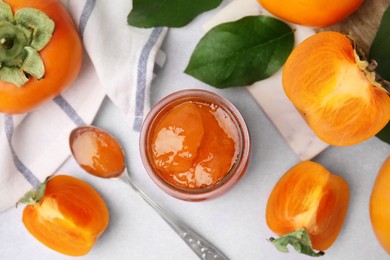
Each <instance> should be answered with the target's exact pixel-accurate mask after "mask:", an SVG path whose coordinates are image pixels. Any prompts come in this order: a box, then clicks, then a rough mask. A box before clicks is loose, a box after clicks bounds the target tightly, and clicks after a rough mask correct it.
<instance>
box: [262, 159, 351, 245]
mask: <svg viewBox="0 0 390 260" xmlns="http://www.w3.org/2000/svg"><path fill="white" fill-rule="evenodd" d="M348 203H349V187H348V184H347V183H346V182H345V181H344V180H343V179H342V178H341V177H339V176H336V175H333V174H331V173H330V172H329V171H328V170H327V169H325V168H324V167H323V166H322V165H320V164H318V163H315V162H311V161H304V162H301V163H298V164H297V165H295V166H294V167H293V168H291V169H290V170H288V171H287V172H286V173H285V174H284V175H283V176H282V177H281V179H280V180H279V181H278V182H277V184H276V185H275V187H274V189H273V190H272V192H271V194H270V197H269V199H268V203H267V207H266V221H267V225H268V227H269V228H270V229H271V230H272V231H273V232H275V233H276V234H278V235H280V236H281V235H286V234H288V233H291V232H293V231H295V230H298V229H301V228H305V229H306V230H307V232H308V234H309V236H310V239H311V242H312V245H313V248H314V249H317V250H326V249H328V248H329V247H330V246H331V245H332V244H333V243H334V241H335V240H336V238H337V236H338V234H339V232H340V229H341V227H342V225H343V222H344V218H345V216H346V213H347V208H348Z"/></svg>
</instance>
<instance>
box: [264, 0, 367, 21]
mask: <svg viewBox="0 0 390 260" xmlns="http://www.w3.org/2000/svg"><path fill="white" fill-rule="evenodd" d="M257 1H258V2H259V3H260V4H261V5H262V6H263V7H264V8H265V9H266V10H267V11H269V12H270V13H272V14H273V15H275V16H278V17H280V18H282V19H284V20H286V21H289V22H292V23H296V24H301V25H306V26H312V27H326V26H330V25H332V24H335V23H337V22H340V21H341V20H343V19H344V18H346V17H348V16H349V15H351V14H352V13H353V12H355V11H356V10H357V9H358V8H359V6H360V5H361V4H362V3H363V1H364V0H345V1H327V0H300V1H294V0H282V1H275V0H257Z"/></svg>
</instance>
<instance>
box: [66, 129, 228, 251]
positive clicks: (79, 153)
mask: <svg viewBox="0 0 390 260" xmlns="http://www.w3.org/2000/svg"><path fill="white" fill-rule="evenodd" d="M69 145H70V149H71V152H72V155H73V157H74V159H75V160H76V162H77V163H78V164H79V165H80V166H81V167H82V168H83V169H84V170H85V171H86V172H88V173H90V174H92V175H94V176H97V177H101V178H117V179H119V180H121V181H123V182H124V183H126V184H128V185H129V186H130V187H131V188H133V189H134V191H136V192H137V193H138V194H139V195H140V196H141V197H142V198H143V199H144V200H145V201H146V202H147V203H148V204H149V205H150V206H151V207H152V208H154V209H155V210H156V211H157V212H158V213H159V214H160V216H161V217H162V218H163V219H164V220H165V221H166V222H167V223H168V224H169V225H170V226H171V227H172V228H173V229H174V230H175V231H176V232H177V234H178V235H179V236H180V237H181V238H182V239H183V240H184V241H185V242H186V243H187V244H188V245H189V246H190V248H191V249H192V250H193V251H194V252H195V253H196V254H197V255H198V256H199V257H200V258H201V259H228V258H227V257H226V256H225V255H224V254H223V253H222V252H221V251H220V250H219V249H217V248H216V247H215V246H214V245H212V244H211V243H210V242H208V241H207V240H206V239H205V238H203V237H201V236H200V235H199V234H197V233H196V232H195V231H194V230H192V229H191V228H189V227H188V226H186V225H185V224H183V223H182V222H180V221H178V220H177V219H176V218H175V217H173V216H172V215H170V214H169V213H168V212H167V211H166V210H164V209H163V208H161V206H159V205H158V204H157V203H156V202H155V201H153V200H152V199H151V198H150V197H149V196H147V195H146V194H145V193H144V192H143V191H142V190H140V189H139V188H138V187H137V186H136V185H135V184H134V182H133V181H132V179H131V178H130V175H129V174H128V171H127V170H126V156H125V153H124V150H123V149H122V147H121V145H120V143H119V142H118V141H117V140H116V139H115V137H113V136H112V135H111V134H109V133H107V132H106V131H104V130H102V129H100V128H97V127H94V126H81V127H78V128H75V129H74V130H73V131H72V132H71V134H70V137H69Z"/></svg>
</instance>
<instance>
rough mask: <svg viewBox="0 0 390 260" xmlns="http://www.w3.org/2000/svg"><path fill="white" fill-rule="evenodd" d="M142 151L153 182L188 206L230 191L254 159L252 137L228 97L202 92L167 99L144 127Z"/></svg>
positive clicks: (142, 157) (193, 90) (141, 142)
mask: <svg viewBox="0 0 390 260" xmlns="http://www.w3.org/2000/svg"><path fill="white" fill-rule="evenodd" d="M164 126H165V127H164ZM139 145H140V154H141V159H142V162H143V165H144V167H145V169H146V171H147V173H148V174H149V176H150V177H151V179H152V180H153V181H154V182H155V183H156V184H157V185H158V186H159V187H160V188H161V189H162V190H163V191H165V192H166V193H168V194H170V195H171V196H173V197H176V198H179V199H182V200H187V201H200V200H205V199H210V198H214V197H217V196H220V195H222V194H224V193H225V192H226V191H228V190H230V189H231V188H232V187H233V186H234V185H235V184H236V183H237V182H238V181H239V180H240V178H241V177H242V176H243V175H244V173H245V171H246V169H247V166H248V163H249V158H250V136H249V131H248V128H247V126H246V123H245V121H244V119H243V117H242V116H241V114H240V113H239V111H238V110H237V109H236V108H235V107H234V106H233V104H231V103H230V102H229V101H228V100H226V99H225V98H223V97H222V96H220V95H217V94H215V93H213V92H209V91H205V90H200V89H188V90H182V91H178V92H175V93H172V94H170V95H168V96H166V97H165V98H163V99H161V100H160V101H159V102H158V103H157V104H156V105H155V106H154V107H153V108H152V109H151V110H150V112H149V113H148V115H147V116H146V118H145V120H144V122H143V125H142V129H141V133H140V143H139ZM227 167H228V168H227ZM224 169H225V171H224Z"/></svg>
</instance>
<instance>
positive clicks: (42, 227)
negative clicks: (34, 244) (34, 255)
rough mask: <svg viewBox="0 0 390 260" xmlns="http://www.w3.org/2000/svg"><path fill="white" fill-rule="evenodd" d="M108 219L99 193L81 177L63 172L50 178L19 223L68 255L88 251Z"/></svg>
mask: <svg viewBox="0 0 390 260" xmlns="http://www.w3.org/2000/svg"><path fill="white" fill-rule="evenodd" d="M108 220H109V213H108V209H107V207H106V204H105V202H104V201H103V199H102V198H101V197H100V195H99V194H98V193H97V192H96V191H95V190H94V189H93V188H92V187H91V186H89V185H88V184H87V183H85V182H84V181H82V180H80V179H77V178H74V177H71V176H66V175H56V176H54V177H53V178H51V179H50V180H49V181H48V182H47V186H46V190H45V193H44V197H43V198H42V200H41V201H40V202H38V203H37V204H36V205H28V206H26V207H25V208H24V211H23V223H24V225H25V227H26V228H27V230H28V231H29V232H30V233H31V234H32V235H33V236H34V237H35V238H36V239H37V240H39V241H40V242H41V243H43V244H44V245H46V246H47V247H49V248H51V249H53V250H55V251H57V252H60V253H62V254H66V255H71V256H81V255H85V254H86V253H88V252H89V251H90V250H91V248H92V246H93V245H94V243H95V241H96V240H97V239H98V237H99V236H100V235H101V234H102V233H103V231H104V230H105V229H106V227H107V225H108Z"/></svg>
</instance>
